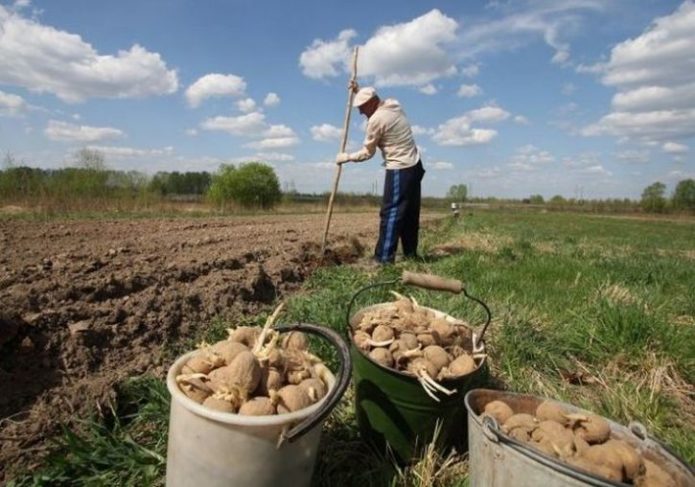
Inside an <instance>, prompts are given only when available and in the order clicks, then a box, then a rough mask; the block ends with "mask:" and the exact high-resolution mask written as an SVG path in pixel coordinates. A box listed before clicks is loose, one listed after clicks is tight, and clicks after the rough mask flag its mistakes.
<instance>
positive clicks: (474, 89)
mask: <svg viewBox="0 0 695 487" xmlns="http://www.w3.org/2000/svg"><path fill="white" fill-rule="evenodd" d="M482 93H483V90H481V89H480V86H478V85H461V86H460V87H459V90H458V92H457V93H456V95H457V96H460V97H461V98H472V97H474V96H478V95H480V94H482Z"/></svg>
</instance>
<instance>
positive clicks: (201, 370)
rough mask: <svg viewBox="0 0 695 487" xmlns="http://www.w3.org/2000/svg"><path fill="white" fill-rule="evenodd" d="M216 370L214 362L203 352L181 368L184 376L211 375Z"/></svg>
mask: <svg viewBox="0 0 695 487" xmlns="http://www.w3.org/2000/svg"><path fill="white" fill-rule="evenodd" d="M212 369H214V365H213V362H212V361H210V360H208V358H207V357H206V356H205V354H204V353H203V352H200V353H198V354H196V355H194V356H192V357H191V358H189V359H188V361H187V362H186V363H185V365H184V366H183V367H181V372H182V373H183V374H209V373H210V371H211V370H212Z"/></svg>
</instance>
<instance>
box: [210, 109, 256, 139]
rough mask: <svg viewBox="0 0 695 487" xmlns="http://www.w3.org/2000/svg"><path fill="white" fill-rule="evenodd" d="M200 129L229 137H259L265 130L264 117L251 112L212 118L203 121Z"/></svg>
mask: <svg viewBox="0 0 695 487" xmlns="http://www.w3.org/2000/svg"><path fill="white" fill-rule="evenodd" d="M200 127H201V128H202V129H204V130H221V131H223V132H227V133H229V134H231V135H243V136H254V135H259V134H260V133H261V132H262V131H263V130H265V128H266V123H265V115H263V114H262V113H260V112H253V113H249V114H246V115H240V116H238V117H223V116H219V117H213V118H208V119H207V120H205V121H204V122H203V123H202V124H201V125H200Z"/></svg>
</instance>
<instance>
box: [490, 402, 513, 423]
mask: <svg viewBox="0 0 695 487" xmlns="http://www.w3.org/2000/svg"><path fill="white" fill-rule="evenodd" d="M484 412H485V414H488V415H490V416H492V417H493V418H495V420H496V421H497V423H498V424H504V423H505V422H506V421H507V420H508V419H509V418H511V417H512V416H513V415H514V411H512V408H510V407H509V405H508V404H507V403H506V402H503V401H490V402H489V403H487V404H486V405H485V410H484Z"/></svg>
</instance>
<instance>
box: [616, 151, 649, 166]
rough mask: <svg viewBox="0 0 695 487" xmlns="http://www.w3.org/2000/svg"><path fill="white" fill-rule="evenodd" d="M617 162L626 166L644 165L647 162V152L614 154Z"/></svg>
mask: <svg viewBox="0 0 695 487" xmlns="http://www.w3.org/2000/svg"><path fill="white" fill-rule="evenodd" d="M615 157H616V158H618V160H620V161H623V162H625V163H628V164H646V163H647V162H649V151H648V150H624V151H620V152H618V153H616V154H615Z"/></svg>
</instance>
